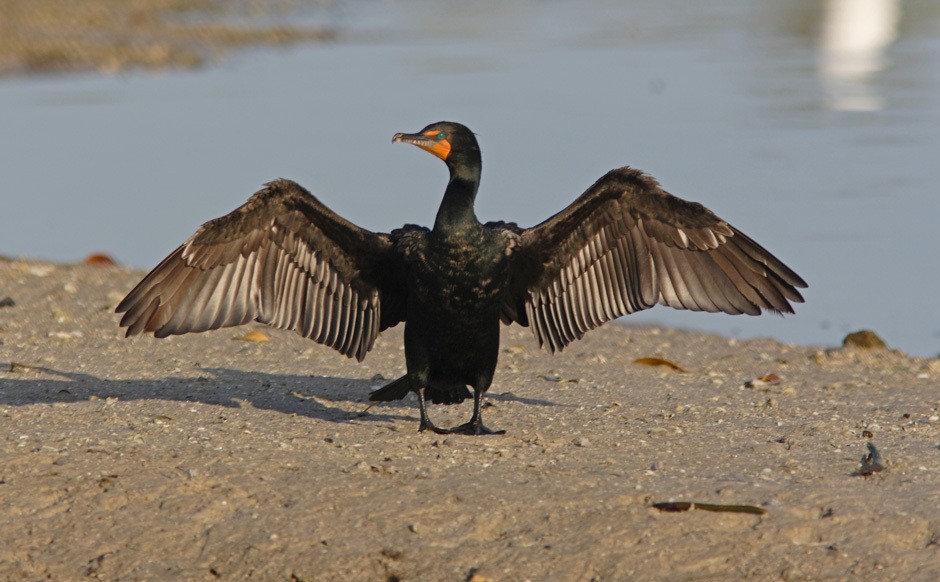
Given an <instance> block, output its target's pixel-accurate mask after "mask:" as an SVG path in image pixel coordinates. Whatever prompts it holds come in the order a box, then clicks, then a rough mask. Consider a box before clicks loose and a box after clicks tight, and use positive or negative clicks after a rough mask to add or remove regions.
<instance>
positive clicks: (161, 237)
mask: <svg viewBox="0 0 940 582" xmlns="http://www.w3.org/2000/svg"><path fill="white" fill-rule="evenodd" d="M867 3H873V4H878V5H879V6H882V8H883V12H884V13H885V14H886V16H884V17H882V19H881V20H880V21H879V22H875V23H871V22H868V23H867V24H865V25H864V26H867V27H868V28H866V29H864V30H862V31H861V32H863V33H865V34H866V35H867V40H866V39H862V40H858V41H857V42H856V41H851V42H856V44H851V42H850V41H849V40H846V39H847V38H848V39H852V38H853V37H852V36H851V34H849V33H852V31H849V33H846V32H845V31H836V32H833V30H832V25H831V23H827V20H826V19H827V18H831V15H832V14H833V13H835V12H837V11H838V10H839V9H843V10H844V9H845V8H844V6H842V7H841V8H840V7H839V5H844V4H846V3H844V2H838V1H837V0H834V1H833V2H824V3H816V2H810V1H809V0H804V1H801V2H786V3H784V2H771V1H769V0H767V1H763V2H754V1H745V0H722V1H720V2H697V3H688V2H681V3H680V2H677V1H672V2H669V1H667V2H662V1H655V2H654V1H652V0H645V1H636V2H619V1H618V2H614V1H610V2H574V1H572V2H563V1H557V2H535V1H531V0H530V1H516V2H509V1H501V2H484V3H482V4H481V3H462V2H436V1H435V2H432V1H423V2H373V1H362V2H352V1H349V2H335V3H333V4H330V5H327V6H323V7H318V8H311V9H309V10H307V11H305V12H304V13H303V14H301V15H300V18H301V19H303V20H305V21H308V22H310V23H317V24H327V25H330V26H333V27H336V28H337V29H339V31H340V34H339V40H338V41H337V42H334V43H330V44H325V45H319V46H305V47H298V48H294V49H289V50H280V49H278V50H259V51H256V52H252V53H247V54H246V53H243V54H241V55H238V56H235V57H233V58H232V59H231V60H229V61H228V62H226V63H224V64H222V65H219V66H216V67H212V68H207V69H205V70H201V71H196V72H185V73H162V74H149V73H135V74H127V75H123V76H120V77H111V78H109V77H99V76H95V75H77V76H57V77H31V78H18V79H5V80H0V176H2V189H3V194H2V199H0V200H2V209H0V212H2V218H0V253H2V254H4V255H8V256H26V257H35V258H45V259H51V260H56V261H76V260H80V259H82V258H83V257H84V256H86V255H88V254H90V253H93V252H98V251H104V252H108V253H110V254H112V255H113V256H115V257H116V258H117V259H118V260H119V261H121V262H123V263H126V264H130V265H133V266H135V267H141V268H144V267H147V268H149V267H152V266H154V265H155V264H156V263H157V262H158V261H159V260H160V259H161V258H162V257H163V256H165V255H166V254H167V253H169V252H170V251H171V250H172V249H173V248H175V247H176V246H177V245H178V244H179V243H180V242H182V241H183V240H184V239H185V238H186V237H187V236H189V235H190V234H191V233H192V232H193V231H194V230H195V229H196V227H198V225H199V224H201V223H202V222H204V221H205V220H208V219H210V218H214V217H216V216H219V215H221V214H224V213H226V212H228V211H229V210H231V209H233V208H234V207H235V206H237V205H239V204H241V203H242V202H244V200H245V199H246V198H247V197H248V196H249V195H250V194H251V193H252V192H254V191H255V190H256V189H258V188H259V187H260V185H261V184H262V183H263V182H265V181H267V180H270V179H272V178H275V177H278V176H283V177H289V178H293V179H295V180H297V181H299V182H301V183H302V184H304V185H306V186H307V187H308V188H310V189H311V190H312V191H313V192H314V193H315V194H316V195H317V196H319V197H320V198H321V199H322V200H323V201H324V202H325V203H326V204H328V205H329V206H330V207H331V208H333V209H334V210H336V211H337V212H339V213H341V214H342V215H344V216H346V217H348V218H349V219H350V220H353V221H354V222H356V223H358V224H360V225H361V226H364V227H366V228H370V229H373V230H384V231H388V230H390V229H391V228H394V227H397V226H400V225H401V224H403V223H405V222H417V223H422V224H429V223H431V221H432V220H433V217H434V213H435V211H436V208H437V204H438V202H439V200H440V195H441V193H442V191H443V188H444V182H445V179H446V170H445V168H444V166H443V165H442V164H441V163H440V162H438V161H436V160H434V159H433V158H431V157H429V156H427V155H425V154H423V153H421V152H420V151H418V150H416V149H415V148H408V147H404V146H401V145H393V144H391V136H392V134H394V133H395V132H396V131H414V130H417V129H420V128H421V127H423V126H424V125H425V124H426V123H429V122H432V121H437V120H440V119H451V120H455V121H461V122H463V123H466V124H467V125H469V126H470V127H471V128H472V129H474V130H475V131H476V132H477V133H478V135H479V139H480V142H481V144H482V148H483V154H484V177H483V183H482V187H481V192H480V195H479V198H478V206H477V210H478V215H479V216H480V218H481V219H483V220H495V219H507V220H515V221H517V222H519V223H520V224H522V225H524V226H529V225H532V224H534V223H536V222H539V221H541V220H542V219H544V218H546V217H547V216H549V215H550V214H552V213H554V212H556V211H558V210H560V209H561V208H563V207H564V206H565V205H566V204H568V203H569V202H571V201H572V200H573V199H574V198H575V197H576V196H577V195H578V194H580V193H581V192H582V191H583V190H584V189H585V188H586V187H587V186H589V185H590V184H591V183H592V182H593V181H594V180H595V179H597V178H598V177H600V176H601V175H602V174H603V173H604V172H606V171H607V170H609V169H611V168H614V167H618V166H622V165H631V166H635V167H638V168H641V169H644V170H646V171H648V172H650V173H651V174H652V175H654V176H656V177H657V178H658V179H659V180H660V181H661V182H662V184H663V185H664V187H665V188H666V189H667V190H669V191H671V192H673V193H674V194H677V195H679V196H682V197H685V198H689V199H692V200H697V201H700V202H703V203H704V204H706V205H707V206H709V207H710V208H712V209H713V210H714V211H715V212H716V213H718V215H719V216H722V217H723V218H725V219H726V220H728V221H729V222H731V223H732V224H734V225H736V226H737V227H739V228H740V229H742V230H743V231H744V232H746V233H748V234H750V235H751V236H753V237H754V238H756V239H757V240H758V241H759V242H760V243H761V244H763V245H764V246H766V247H768V248H769V249H770V250H771V251H772V252H774V253H775V254H777V256H778V257H780V258H781V259H782V260H783V261H785V262H786V263H787V264H789V265H790V266H792V267H793V268H794V269H795V270H796V271H797V272H799V273H800V274H801V275H802V276H803V277H804V278H805V279H806V280H807V281H808V282H809V283H810V289H809V290H808V291H807V293H806V297H807V303H806V304H805V305H800V306H798V307H797V314H796V315H795V316H790V317H787V318H783V319H782V318H778V317H772V316H766V317H760V318H748V317H729V316H725V315H710V314H694V313H688V312H678V311H673V310H669V309H666V308H656V309H653V310H651V311H648V312H645V313H643V314H639V315H635V316H632V317H631V318H630V320H631V321H657V322H662V323H665V324H668V325H671V326H678V327H687V328H695V329H703V330H707V331H715V332H720V333H724V334H730V335H735V336H740V337H752V336H759V335H763V336H773V337H777V338H780V339H783V340H785V341H792V342H798V343H807V344H808V343H814V344H823V345H835V344H837V343H838V342H839V341H841V338H842V337H843V336H844V335H845V333H847V332H849V331H854V330H856V329H860V328H870V329H874V330H875V331H877V332H878V333H879V334H881V335H882V337H884V339H885V340H886V341H887V342H888V343H889V345H891V346H892V347H897V348H900V349H903V350H906V351H909V352H911V353H914V354H918V355H931V356H933V355H936V354H937V353H938V352H940V313H938V309H937V307H936V300H935V298H934V296H935V295H936V290H937V289H938V288H940V270H938V269H937V260H936V251H937V246H938V245H937V241H936V234H935V228H936V227H935V225H936V222H937V218H938V216H940V202H938V196H937V194H936V190H937V184H940V164H938V163H937V159H938V152H940V131H938V127H940V5H937V4H936V3H931V2H911V3H900V4H898V3H895V2H892V1H890V0H867ZM859 26H863V25H861V24H860V25H859ZM855 32H858V31H855ZM846 34H848V36H845V35H846ZM833 35H834V36H833ZM840 35H841V36H840ZM863 36H864V35H863ZM856 40H857V39H856ZM839 43H843V44H839ZM845 43H849V44H845ZM847 46H848V47H850V48H851V50H849V51H848V53H851V54H853V55H854V56H851V57H846V56H845V54H846V50H844V49H845V48H846V47H847ZM844 58H848V59H849V60H848V61H843V59H844ZM845 63H848V64H845ZM0 285H2V282H0ZM0 291H2V289H0Z"/></svg>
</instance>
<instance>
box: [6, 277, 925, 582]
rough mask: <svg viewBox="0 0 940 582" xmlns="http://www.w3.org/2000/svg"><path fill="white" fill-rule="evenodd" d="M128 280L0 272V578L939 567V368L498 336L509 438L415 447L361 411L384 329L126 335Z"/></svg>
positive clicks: (713, 574) (742, 575)
mask: <svg viewBox="0 0 940 582" xmlns="http://www.w3.org/2000/svg"><path fill="white" fill-rule="evenodd" d="M143 274H144V273H142V272H139V271H131V270H126V269H122V268H116V267H95V266H86V265H53V264H47V263H40V262H27V261H16V260H3V261H0V299H3V298H4V297H9V298H10V299H11V300H12V302H13V303H14V305H11V306H6V307H2V308H0V423H2V426H3V431H2V435H3V439H2V443H3V444H2V449H0V530H2V531H3V532H4V533H3V543H2V544H0V578H2V579H9V580H41V579H43V580H45V579H50V580H80V579H86V578H87V579H100V580H169V579H172V580H245V579H252V580H255V579H256V580H302V581H313V580H337V581H338V580H344V581H345V580H381V581H389V582H390V581H394V580H399V581H401V580H438V581H447V580H452V581H455V582H458V581H465V580H472V581H474V582H484V581H487V580H490V581H494V582H503V581H523V580H532V581H536V580H540V581H543V580H558V581H568V580H571V581H585V582H587V581H592V580H593V581H606V580H627V579H629V580H701V579H709V580H740V579H749V580H923V581H932V580H937V579H940V390H938V386H940V361H938V360H932V359H918V358H910V357H907V356H905V355H904V354H901V353H897V352H894V351H891V350H865V349H858V348H852V349H849V348H846V349H827V348H824V347H802V346H793V345H783V344H780V343H778V342H776V341H774V340H770V339H761V340H752V341H740V340H734V339H728V338H722V337H716V336H709V335H703V334H696V333H688V332H681V331H675V330H669V329H655V328H639V327H633V326H629V325H624V324H619V323H618V324H614V325H607V326H605V327H604V328H602V329H600V330H598V331H595V332H593V333H591V334H588V336H587V337H586V338H585V340H583V341H581V342H577V343H576V344H574V345H572V346H571V347H570V348H569V349H568V350H566V351H565V352H564V353H562V354H559V355H556V356H551V355H549V354H547V353H544V352H541V351H539V350H538V348H537V346H536V344H535V341H534V340H533V339H532V337H531V336H530V334H529V331H528V330H526V329H522V328H518V327H514V328H504V332H503V343H502V346H501V349H502V353H501V360H500V364H499V368H498V370H497V374H496V380H495V382H494V384H493V388H492V389H491V391H490V393H489V398H488V401H489V405H488V407H487V409H486V416H487V423H488V424H489V425H490V426H491V427H493V428H497V429H505V430H506V434H505V435H502V436H486V437H465V436H442V435H437V434H422V433H418V432H417V425H418V422H417V418H418V415H417V403H416V402H415V401H414V400H406V401H404V402H397V403H393V404H390V405H389V404H382V405H379V406H374V407H372V408H368V401H367V395H368V393H369V391H370V390H372V389H373V388H374V387H376V386H379V385H381V384H382V383H383V382H384V380H383V379H393V378H395V377H397V376H398V375H400V374H401V373H402V372H403V370H404V358H403V350H402V338H401V330H400V329H399V328H396V329H394V330H391V333H386V334H384V335H383V336H382V337H381V338H380V340H379V341H378V343H377V346H376V348H375V350H374V351H373V352H372V353H370V354H369V356H368V357H367V358H366V360H365V362H363V363H362V364H356V363H355V361H353V360H347V359H346V358H344V357H342V356H340V355H338V354H336V353H334V352H333V351H331V350H329V349H327V348H323V347H321V346H319V345H316V344H314V343H312V342H310V341H308V340H304V339H302V338H300V337H299V336H296V335H295V334H293V333H290V332H282V331H279V330H274V329H270V328H267V327H265V326H262V325H259V324H253V325H248V326H244V327H242V328H235V329H226V330H219V331H215V332H209V333H204V334H197V335H192V336H182V337H175V338H170V339H166V340H156V339H154V338H152V337H137V338H134V339H130V340H128V339H124V338H123V333H122V332H123V330H121V329H119V328H118V317H117V316H116V315H114V314H113V313H112V312H113V309H114V306H115V305H116V303H117V302H118V301H119V300H120V299H121V297H123V295H124V294H125V293H126V292H127V291H128V290H129V289H130V288H131V287H132V286H133V285H134V283H135V282H136V281H137V280H139V278H140V277H141V276H142V275H143ZM251 331H262V332H264V333H265V334H266V335H267V336H269V338H270V339H269V340H268V341H262V342H253V341H237V340H235V339H234V338H237V337H242V336H244V335H245V334H247V333H248V332H251ZM638 358H662V359H665V360H668V361H669V362H672V363H674V364H675V365H677V366H679V367H681V368H682V369H683V370H684V372H680V371H677V370H674V369H673V368H671V367H669V366H665V365H662V366H648V365H640V364H636V363H634V362H635V360H637V359H638ZM760 378H764V380H760ZM469 413H470V409H469V403H464V404H462V405H460V406H456V407H444V406H434V407H433V408H432V410H431V414H432V418H434V419H435V421H436V422H438V423H439V424H441V425H443V426H451V425H455V424H459V423H460V422H463V421H464V420H466V417H469ZM869 443H871V444H874V445H875V446H876V448H877V450H878V451H879V452H880V454H881V455H882V456H883V459H884V461H883V462H882V467H878V468H883V470H880V471H877V472H871V474H869V475H864V474H861V473H867V472H869V471H864V470H861V471H860V469H862V468H863V466H862V463H861V460H862V458H863V457H865V456H866V454H868V447H867V445H868V444H869ZM669 501H677V502H692V503H699V504H714V505H718V506H719V509H725V510H727V509H731V508H729V507H728V506H738V505H743V506H747V507H748V509H749V510H750V511H755V510H763V513H750V512H733V511H718V512H715V511H703V510H699V509H691V510H689V511H683V512H666V511H661V510H659V509H657V508H656V507H654V505H653V504H656V503H662V502H669ZM706 507H707V506H706Z"/></svg>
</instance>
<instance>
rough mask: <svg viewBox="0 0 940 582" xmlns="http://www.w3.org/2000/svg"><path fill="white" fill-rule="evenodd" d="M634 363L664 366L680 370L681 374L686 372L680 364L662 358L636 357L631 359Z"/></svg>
mask: <svg viewBox="0 0 940 582" xmlns="http://www.w3.org/2000/svg"><path fill="white" fill-rule="evenodd" d="M633 363H634V364H641V365H643V366H666V367H667V368H672V369H673V370H675V371H676V372H682V373H683V374H688V372H686V371H685V370H684V369H682V367H681V366H679V365H678V364H673V363H672V362H670V361H669V360H664V359H663V358H637V359H635V360H633Z"/></svg>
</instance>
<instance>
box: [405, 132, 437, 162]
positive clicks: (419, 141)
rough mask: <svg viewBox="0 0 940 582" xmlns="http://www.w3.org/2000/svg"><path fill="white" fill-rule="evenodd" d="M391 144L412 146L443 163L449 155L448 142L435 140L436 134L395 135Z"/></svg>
mask: <svg viewBox="0 0 940 582" xmlns="http://www.w3.org/2000/svg"><path fill="white" fill-rule="evenodd" d="M392 142H393V143H410V144H414V145H416V146H418V147H419V148H421V149H423V150H424V151H426V152H431V153H432V154H434V155H435V156H437V157H439V158H441V159H442V160H444V161H447V156H448V155H450V142H449V141H447V140H446V139H437V133H436V132H430V134H424V133H396V134H395V136H394V137H392Z"/></svg>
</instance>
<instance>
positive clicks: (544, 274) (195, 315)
mask: <svg viewBox="0 0 940 582" xmlns="http://www.w3.org/2000/svg"><path fill="white" fill-rule="evenodd" d="M393 141H396V142H405V143H412V144H414V145H416V146H418V147H420V148H422V149H424V150H426V151H428V152H430V153H432V154H434V155H436V156H437V157H439V158H441V159H442V160H444V162H445V163H446V164H447V166H448V168H449V170H450V180H449V182H448V185H447V188H446V190H445V192H444V197H443V200H442V201H441V205H440V208H439V210H438V213H437V216H436V218H435V221H434V226H433V228H432V229H427V228H423V227H419V226H414V225H406V226H404V227H403V228H400V229H396V230H394V231H392V232H391V233H389V234H383V233H373V232H370V231H367V230H364V229H361V228H359V227H357V226H355V225H354V224H352V223H350V222H348V221H346V220H345V219H343V218H342V217H340V216H338V215H336V214H335V213H333V212H332V211H331V210H329V209H328V208H327V207H326V206H325V205H323V204H322V203H321V202H320V201H319V200H317V199H316V198H315V197H313V196H312V195H311V194H310V193H309V192H307V191H306V190H304V189H303V188H302V187H300V186H299V185H297V184H296V183H294V182H291V181H289V180H277V181H275V182H271V183H269V184H267V185H266V187H265V188H264V189H263V190H261V191H260V192H258V193H256V194H255V195H254V196H252V197H251V198H250V199H249V200H248V202H246V203H245V204H244V205H243V206H241V207H240V208H238V209H236V210H235V211H233V212H232V213H230V214H229V215H227V216H224V217H222V218H219V219H216V220H213V221H210V222H208V223H206V224H205V225H203V226H202V227H201V228H200V229H199V230H198V231H197V232H196V234H194V235H193V236H192V237H190V239H189V240H187V241H186V242H185V243H184V244H183V245H182V246H180V247H179V248H178V249H177V250H176V251H175V252H174V253H172V254H171V255H170V256H169V257H167V258H166V259H165V260H164V261H163V262H162V263H161V264H160V265H158V266H157V267H156V268H155V269H154V270H153V271H151V272H150V274H148V275H147V276H146V277H145V278H144V279H143V280H142V281H141V282H140V283H139V284H138V285H137V287H135V288H134V289H133V290H132V291H131V292H130V293H129V294H128V295H127V297H126V298H125V299H124V300H123V301H122V302H121V304H120V305H118V307H117V309H116V311H117V312H119V313H124V316H123V318H122V319H121V325H122V326H125V327H127V328H128V330H127V335H128V336H132V335H135V334H138V333H141V332H152V333H154V335H155V336H157V337H166V336H167V335H171V334H181V333H189V332H198V331H204V330H207V329H216V328H219V327H225V326H232V325H240V324H243V323H247V322H249V321H252V320H257V321H260V322H263V323H268V324H270V325H274V326H276V327H281V328H286V329H293V330H295V331H297V332H298V333H300V334H302V335H303V336H305V337H308V338H310V339H312V340H314V341H316V342H318V343H321V344H324V345H328V346H330V347H333V348H334V349H336V350H337V351H339V352H340V353H343V354H344V355H346V356H349V357H356V358H357V359H358V360H362V359H363V358H364V357H365V355H366V353H367V352H368V351H369V350H370V349H371V347H372V345H373V343H374V342H375V338H376V337H377V336H378V334H379V333H380V332H381V331H382V330H384V329H387V328H389V327H392V326H394V325H397V324H398V323H401V322H405V359H406V364H407V374H406V375H405V376H403V377H401V378H399V379H397V380H395V381H393V382H391V383H390V384H388V385H386V386H384V387H382V388H380V389H378V390H376V391H375V392H373V393H372V394H371V395H370V399H372V400H379V401H381V400H395V399H399V398H403V397H404V396H405V395H407V394H408V393H409V392H414V393H416V394H417V395H418V399H419V404H420V413H421V418H420V430H433V431H436V432H458V433H464V434H487V433H492V432H493V431H490V430H489V429H487V428H486V426H484V425H483V422H482V415H481V408H482V407H481V403H482V396H483V393H484V392H486V390H487V389H488V388H489V387H490V385H491V383H492V381H493V375H494V372H495V369H496V363H497V359H498V350H499V330H500V321H502V322H503V323H506V324H509V323H518V324H520V325H523V326H528V327H530V328H531V329H532V332H533V334H534V335H535V338H536V339H537V341H538V342H539V345H540V346H544V347H546V348H547V349H549V350H550V351H552V352H554V351H557V350H561V349H563V348H564V347H565V346H566V345H568V344H569V343H570V342H572V341H575V340H577V339H580V338H581V337H582V336H583V335H584V334H585V333H586V332H587V331H590V330H591V329H594V328H596V327H598V326H600V325H602V324H603V323H605V322H606V321H609V320H611V319H615V318H617V317H620V316H623V315H627V314H630V313H633V312H636V311H639V310H642V309H648V308H650V307H653V306H654V305H656V304H657V303H660V304H664V305H669V306H671V307H675V308H679V309H691V310H696V311H713V312H716V311H723V312H725V313H730V314H741V313H746V314H750V315H757V314H759V313H760V312H761V310H770V311H775V312H780V313H790V312H792V307H791V305H790V302H791V301H793V302H802V301H803V298H802V296H801V295H800V293H799V291H797V288H799V287H806V283H805V282H804V281H803V280H802V279H801V278H800V277H799V276H798V275H797V274H796V273H794V272H793V271H792V270H791V269H789V268H788V267H787V266H786V265H784V264H783V263H782V262H780V261H779V260H778V259H777V258H776V257H774V256H773V255H772V254H770V253H769V252H768V251H767V250H765V249H764V248H763V247H761V246H760V245H758V244H757V243H755V242H754V241H753V240H751V239H750V238H749V237H747V236H746V235H744V234H743V233H741V232H740V231H739V230H737V229H735V228H734V227H732V226H731V225H729V224H728V223H727V222H725V221H723V220H721V219H720V218H718V217H717V216H715V215H714V214H713V213H712V212H711V211H710V210H708V209H707V208H705V207H704V206H702V205H701V204H697V203H694V202H687V201H685V200H682V199H680V198H677V197H675V196H672V195H671V194H668V193H667V192H665V191H664V190H662V189H661V188H660V186H659V184H658V183H657V182H656V181H655V180H653V179H652V178H650V177H649V176H647V175H646V174H644V173H642V172H640V171H638V170H634V169H631V168H620V169H618V170H612V171H611V172H608V173H607V174H606V175H605V176H603V177H602V178H601V179H599V180H598V181H597V182H596V183H595V184H594V185H592V186H591V187H590V188H588V190H587V191H586V192H585V193H584V194H582V195H581V196H580V197H579V198H578V199H577V200H575V202H574V203H572V204H571V205H570V206H569V207H568V208H566V209H565V210H563V211H561V212H559V213H558V214H556V215H554V216H552V217H551V218H549V219H548V220H546V221H544V222H542V223H541V224H539V225H536V226H534V227H532V228H529V229H523V228H519V227H518V226H516V225H515V224H513V223H504V222H490V223H487V224H481V223H480V222H479V220H477V217H476V215H475V214H474V211H473V204H474V200H475V198H476V195H477V188H478V186H479V181H480V172H481V166H482V164H481V157H480V150H479V146H478V144H477V141H476V138H475V137H474V135H473V134H472V133H471V132H470V130H468V129H467V128H466V127H464V126H462V125H460V124H456V123H451V122H439V123H435V124H431V125H429V126H427V127H426V128H424V129H423V130H421V131H420V132H418V133H415V134H396V135H395V137H394V138H393ZM468 387H469V388H470V389H472V391H473V392H472V397H473V399H474V411H473V416H472V417H471V419H470V421H469V422H468V423H466V424H464V425H461V426H459V427H456V428H454V429H449V430H445V429H440V428H438V427H436V426H434V424H433V423H432V422H431V421H430V419H429V417H428V414H427V407H426V400H430V401H431V402H434V403H442V404H452V403H456V402H461V401H463V400H464V399H466V398H469V397H471V392H470V391H469V390H468Z"/></svg>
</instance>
